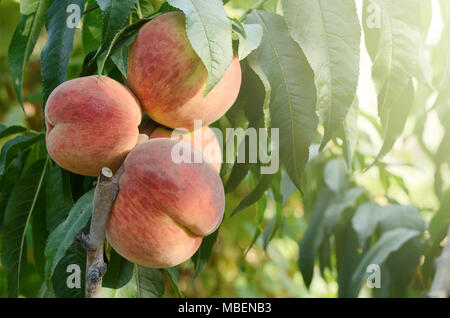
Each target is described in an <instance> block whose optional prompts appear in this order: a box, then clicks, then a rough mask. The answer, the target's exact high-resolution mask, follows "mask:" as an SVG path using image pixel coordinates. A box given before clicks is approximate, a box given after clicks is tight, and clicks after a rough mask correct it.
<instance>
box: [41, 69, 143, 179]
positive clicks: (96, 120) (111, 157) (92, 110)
mask: <svg viewBox="0 0 450 318" xmlns="http://www.w3.org/2000/svg"><path fill="white" fill-rule="evenodd" d="M141 116H142V111H141V107H140V105H139V102H138V100H137V99H136V97H135V96H134V95H133V94H132V93H131V91H130V90H129V89H128V88H126V87H125V86H123V85H122V84H120V83H119V82H116V81H115V80H113V79H111V78H109V77H106V76H102V77H101V78H100V81H98V77H97V76H88V77H81V78H76V79H73V80H70V81H67V82H65V83H62V84H61V85H59V86H58V87H57V88H56V89H55V90H54V91H53V92H52V93H51V94H50V96H49V98H48V100H47V103H46V107H45V122H46V126H47V134H46V142H47V150H48V152H49V154H50V156H51V157H52V159H53V160H54V161H56V163H58V164H59V165H60V166H61V167H63V168H64V169H67V170H69V171H72V172H74V173H78V174H82V175H87V176H97V175H98V173H99V172H100V169H101V168H102V167H104V166H106V167H109V168H110V169H112V170H113V171H115V170H117V169H118V168H119V166H120V164H121V163H122V161H123V159H124V158H125V156H126V155H127V153H128V152H129V151H130V150H131V149H133V147H134V146H135V145H136V142H137V139H138V135H139V131H138V125H139V123H140V121H141Z"/></svg>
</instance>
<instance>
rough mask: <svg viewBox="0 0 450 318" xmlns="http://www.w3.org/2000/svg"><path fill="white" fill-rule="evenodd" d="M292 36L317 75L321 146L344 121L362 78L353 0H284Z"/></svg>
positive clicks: (358, 31)
mask: <svg viewBox="0 0 450 318" xmlns="http://www.w3.org/2000/svg"><path fill="white" fill-rule="evenodd" d="M282 4H283V12H284V16H285V19H286V22H287V25H288V27H289V32H290V34H291V36H292V38H293V39H294V40H295V41H296V42H297V43H298V44H299V45H300V47H301V48H302V50H303V52H304V53H305V55H306V57H307V59H308V61H309V63H310V64H311V67H312V69H313V70H314V74H315V83H316V88H317V111H318V113H319V117H320V119H321V121H322V123H323V126H324V129H325V134H324V136H323V139H322V144H321V149H323V147H324V146H325V145H326V144H327V143H328V141H330V139H331V138H332V137H333V135H334V134H335V133H336V131H337V130H338V128H339V127H340V125H341V124H342V123H343V122H344V120H345V117H346V115H347V113H348V110H349V109H350V106H351V104H352V102H353V100H354V98H355V94H356V87H357V85H358V79H359V47H360V38H361V31H360V24H359V20H358V15H357V12H356V6H355V2H354V0H341V1H335V0H317V1H310V0H282Z"/></svg>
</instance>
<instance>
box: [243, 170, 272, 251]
mask: <svg viewBox="0 0 450 318" xmlns="http://www.w3.org/2000/svg"><path fill="white" fill-rule="evenodd" d="M256 182H257V179H256V176H255V175H254V174H252V176H251V178H250V186H251V187H254V186H255V184H256ZM266 208H267V196H266V195H265V194H263V195H262V196H261V198H260V199H258V201H257V210H256V211H257V213H256V230H255V233H254V234H253V238H252V241H251V242H250V245H249V247H248V248H247V251H246V252H245V255H247V254H248V252H249V251H250V250H251V249H252V247H253V245H255V243H256V241H257V240H258V238H259V236H260V235H261V233H262V224H263V222H264V214H265V212H266Z"/></svg>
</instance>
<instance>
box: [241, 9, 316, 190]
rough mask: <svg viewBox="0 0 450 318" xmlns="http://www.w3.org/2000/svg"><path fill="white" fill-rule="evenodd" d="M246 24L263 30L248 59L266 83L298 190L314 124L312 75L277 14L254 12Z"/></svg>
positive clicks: (274, 123) (273, 120)
mask: <svg viewBox="0 0 450 318" xmlns="http://www.w3.org/2000/svg"><path fill="white" fill-rule="evenodd" d="M247 23H249V24H259V25H261V27H262V28H263V31H264V35H263V39H262V41H261V45H260V46H259V47H258V48H257V49H256V50H255V51H253V53H251V54H250V55H249V57H248V59H251V60H253V62H254V63H255V64H256V65H260V67H261V70H262V71H263V72H264V74H265V75H266V78H267V79H268V80H269V82H270V86H271V88H272V89H271V97H270V114H271V124H272V127H273V128H279V130H280V131H279V136H280V154H281V160H282V162H283V163H284V165H285V167H286V170H287V171H288V173H289V176H290V177H291V179H292V180H293V182H294V183H295V185H296V186H297V187H298V188H299V189H300V179H301V175H302V173H303V169H304V168H305V165H306V163H307V162H308V157H309V146H310V143H311V141H312V139H313V137H314V135H315V133H316V128H317V124H318V120H317V116H316V114H315V109H314V108H315V104H316V90H315V86H314V74H313V72H312V70H311V67H310V66H309V64H308V61H307V60H306V57H305V55H304V54H303V52H302V50H301V49H300V47H299V46H298V45H297V43H296V42H294V41H293V40H292V39H291V37H290V36H289V32H288V29H287V26H286V24H285V22H284V20H283V18H282V17H281V16H278V15H276V14H273V13H269V12H263V11H254V12H252V13H251V14H249V15H248V17H247ZM253 62H252V63H253Z"/></svg>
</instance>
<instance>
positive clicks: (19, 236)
mask: <svg viewBox="0 0 450 318" xmlns="http://www.w3.org/2000/svg"><path fill="white" fill-rule="evenodd" d="M47 164H48V160H47V159H45V160H40V161H38V162H36V163H35V164H33V165H32V166H31V167H30V168H29V169H28V170H27V171H26V172H25V174H24V175H23V176H22V177H21V178H20V180H19V181H18V183H17V184H16V185H15V186H14V189H13V191H12V193H11V196H10V198H9V201H8V205H7V207H6V212H5V225H4V228H3V231H2V232H3V238H2V265H3V267H4V269H5V271H6V273H7V277H8V287H7V288H8V296H9V297H17V296H18V294H19V290H20V287H19V280H20V276H21V273H22V270H23V268H22V265H23V264H22V263H23V260H24V258H25V257H26V241H25V235H26V231H27V227H28V224H29V223H30V218H31V214H32V213H33V211H34V210H35V207H36V204H37V201H38V197H39V194H40V192H41V190H42V188H43V187H42V185H43V183H44V177H45V173H46V170H47Z"/></svg>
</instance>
